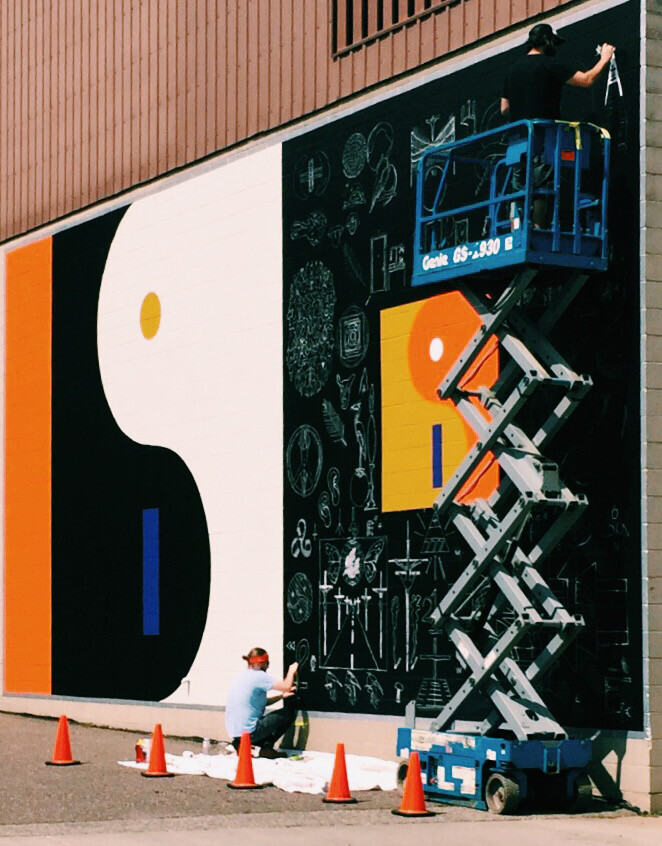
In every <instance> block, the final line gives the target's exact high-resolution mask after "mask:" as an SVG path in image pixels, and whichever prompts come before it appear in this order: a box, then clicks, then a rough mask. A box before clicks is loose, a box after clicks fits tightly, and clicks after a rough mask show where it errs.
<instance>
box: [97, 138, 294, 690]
mask: <svg viewBox="0 0 662 846" xmlns="http://www.w3.org/2000/svg"><path fill="white" fill-rule="evenodd" d="M281 230H282V216H281V147H280V145H278V144H277V145H274V146H272V147H269V148H268V149H265V150H262V151H259V152H257V153H255V154H253V155H251V156H247V157H245V158H241V159H239V160H236V161H233V162H230V163H228V164H226V165H223V166H221V167H219V168H218V169H216V170H213V171H210V172H209V173H206V174H203V175H200V176H197V177H195V178H192V179H190V180H188V181H186V182H183V183H181V184H178V185H175V186H173V187H170V188H167V189H165V190H163V191H160V192H158V193H156V194H154V195H152V196H149V197H146V198H144V199H141V200H138V201H137V202H135V203H134V204H133V205H132V206H131V207H130V208H129V210H128V211H127V213H126V215H125V217H124V218H123V220H122V222H121V223H120V226H119V228H118V231H117V234H116V236H115V239H114V240H113V243H112V246H111V248H110V253H109V256H108V261H107V264H106V268H105V271H104V274H103V280H102V284H101V291H100V295H99V310H98V323H97V333H98V350H99V364H100V369H101V379H102V383H103V387H104V391H105V393H106V398H107V400H108V403H109V405H110V408H111V411H112V413H113V415H114V417H115V420H116V421H117V424H118V425H119V427H120V428H121V429H122V431H123V432H124V433H125V434H126V435H128V437H130V438H132V439H133V440H134V441H137V442H138V443H144V444H152V445H156V446H163V447H167V448H169V449H171V450H173V451H174V452H176V453H177V454H178V455H179V456H181V458H182V459H183V460H184V461H185V462H186V465H187V466H188V468H189V470H190V471H191V473H192V474H193V477H194V479H195V482H196V484H197V486H198V489H199V491H200V496H201V498H202V503H203V506H204V509H205V515H206V518H207V525H208V527H209V536H210V538H209V539H210V546H211V593H210V599H209V613H208V616H207V623H206V627H205V631H204V634H203V637H202V642H201V644H200V647H199V650H198V653H197V655H196V658H195V660H194V662H193V665H192V667H191V669H190V671H189V673H188V674H187V679H186V683H185V684H182V685H180V687H179V688H178V689H177V690H176V691H175V692H174V693H173V694H172V695H171V696H170V697H169V698H168V699H167V700H166V701H169V702H181V703H188V704H212V705H222V704H224V703H225V694H226V691H227V688H228V684H229V682H230V681H231V679H232V677H233V676H234V675H235V674H236V673H237V672H238V671H240V670H241V669H242V668H243V666H242V661H241V655H242V654H244V653H245V652H246V650H248V649H250V648H251V647H252V646H263V647H265V648H267V649H268V650H269V652H270V653H271V654H272V655H273V656H274V658H275V661H274V666H273V670H274V672H276V673H278V672H280V670H281V667H280V666H278V665H279V658H278V656H279V654H280V652H281V644H282V636H283V635H282V625H283V624H282V596H283V576H282V545H283V540H282V496H283V490H282V431H283V420H282V240H281ZM150 291H153V292H154V293H156V295H157V296H158V297H159V300H160V302H161V323H160V327H159V330H158V332H157V333H156V335H155V337H154V338H152V339H151V340H147V339H145V337H144V336H143V334H142V332H141V328H140V307H141V304H142V301H143V299H144V297H145V295H146V294H147V293H148V292H150ZM182 566H183V567H185V566H186V563H185V562H182Z"/></svg>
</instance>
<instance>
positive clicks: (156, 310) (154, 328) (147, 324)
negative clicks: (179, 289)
mask: <svg viewBox="0 0 662 846" xmlns="http://www.w3.org/2000/svg"><path fill="white" fill-rule="evenodd" d="M160 325H161V301H160V300H159V298H158V297H157V296H156V294H155V293H154V292H153V291H150V293H149V294H147V296H146V297H145V299H144V300H143V304H142V305H141V306H140V328H141V330H142V333H143V335H144V336H145V337H146V338H147V340H148V341H150V340H151V339H152V338H153V337H154V335H156V333H157V332H158V331H159V326H160Z"/></svg>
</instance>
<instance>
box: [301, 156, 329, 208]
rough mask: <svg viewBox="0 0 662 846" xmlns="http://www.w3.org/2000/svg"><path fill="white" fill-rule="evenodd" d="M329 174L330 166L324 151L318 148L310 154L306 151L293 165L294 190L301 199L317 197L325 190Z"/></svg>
mask: <svg viewBox="0 0 662 846" xmlns="http://www.w3.org/2000/svg"><path fill="white" fill-rule="evenodd" d="M330 176H331V167H330V165H329V159H328V157H327V155H326V153H323V152H321V151H320V150H318V151H317V152H316V153H313V154H312V155H310V154H308V153H306V154H304V155H303V156H301V157H300V158H299V160H298V161H297V163H296V165H295V167H294V190H295V192H296V195H297V196H298V197H299V199H301V200H307V199H308V198H309V197H313V196H314V197H319V196H320V195H321V194H323V193H324V192H325V191H326V188H327V185H328V184H329V177H330Z"/></svg>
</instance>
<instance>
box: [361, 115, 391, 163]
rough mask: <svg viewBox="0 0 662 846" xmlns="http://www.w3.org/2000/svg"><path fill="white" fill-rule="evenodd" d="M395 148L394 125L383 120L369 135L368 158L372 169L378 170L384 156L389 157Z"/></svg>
mask: <svg viewBox="0 0 662 846" xmlns="http://www.w3.org/2000/svg"><path fill="white" fill-rule="evenodd" d="M392 150H393V127H392V126H391V124H390V123H385V122H383V121H382V122H381V123H378V124H376V125H375V126H373V128H372V130H371V132H370V135H368V146H367V158H368V165H369V166H370V168H371V170H375V171H376V170H377V168H378V167H379V163H380V162H381V160H382V159H383V158H386V159H388V157H389V156H390V155H391V151H392Z"/></svg>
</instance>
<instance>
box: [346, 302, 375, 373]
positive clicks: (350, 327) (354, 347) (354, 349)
mask: <svg viewBox="0 0 662 846" xmlns="http://www.w3.org/2000/svg"><path fill="white" fill-rule="evenodd" d="M369 343H370V333H369V331H368V318H367V317H366V315H365V312H363V311H362V310H361V309H360V308H359V307H358V306H350V307H349V308H348V309H346V310H345V311H344V312H343V314H342V315H341V317H340V319H339V321H338V357H339V358H340V361H341V362H342V364H344V366H345V367H348V368H350V369H351V368H352V367H356V365H357V364H360V363H361V362H362V361H363V359H364V358H365V355H366V353H367V352H368V344H369Z"/></svg>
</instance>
